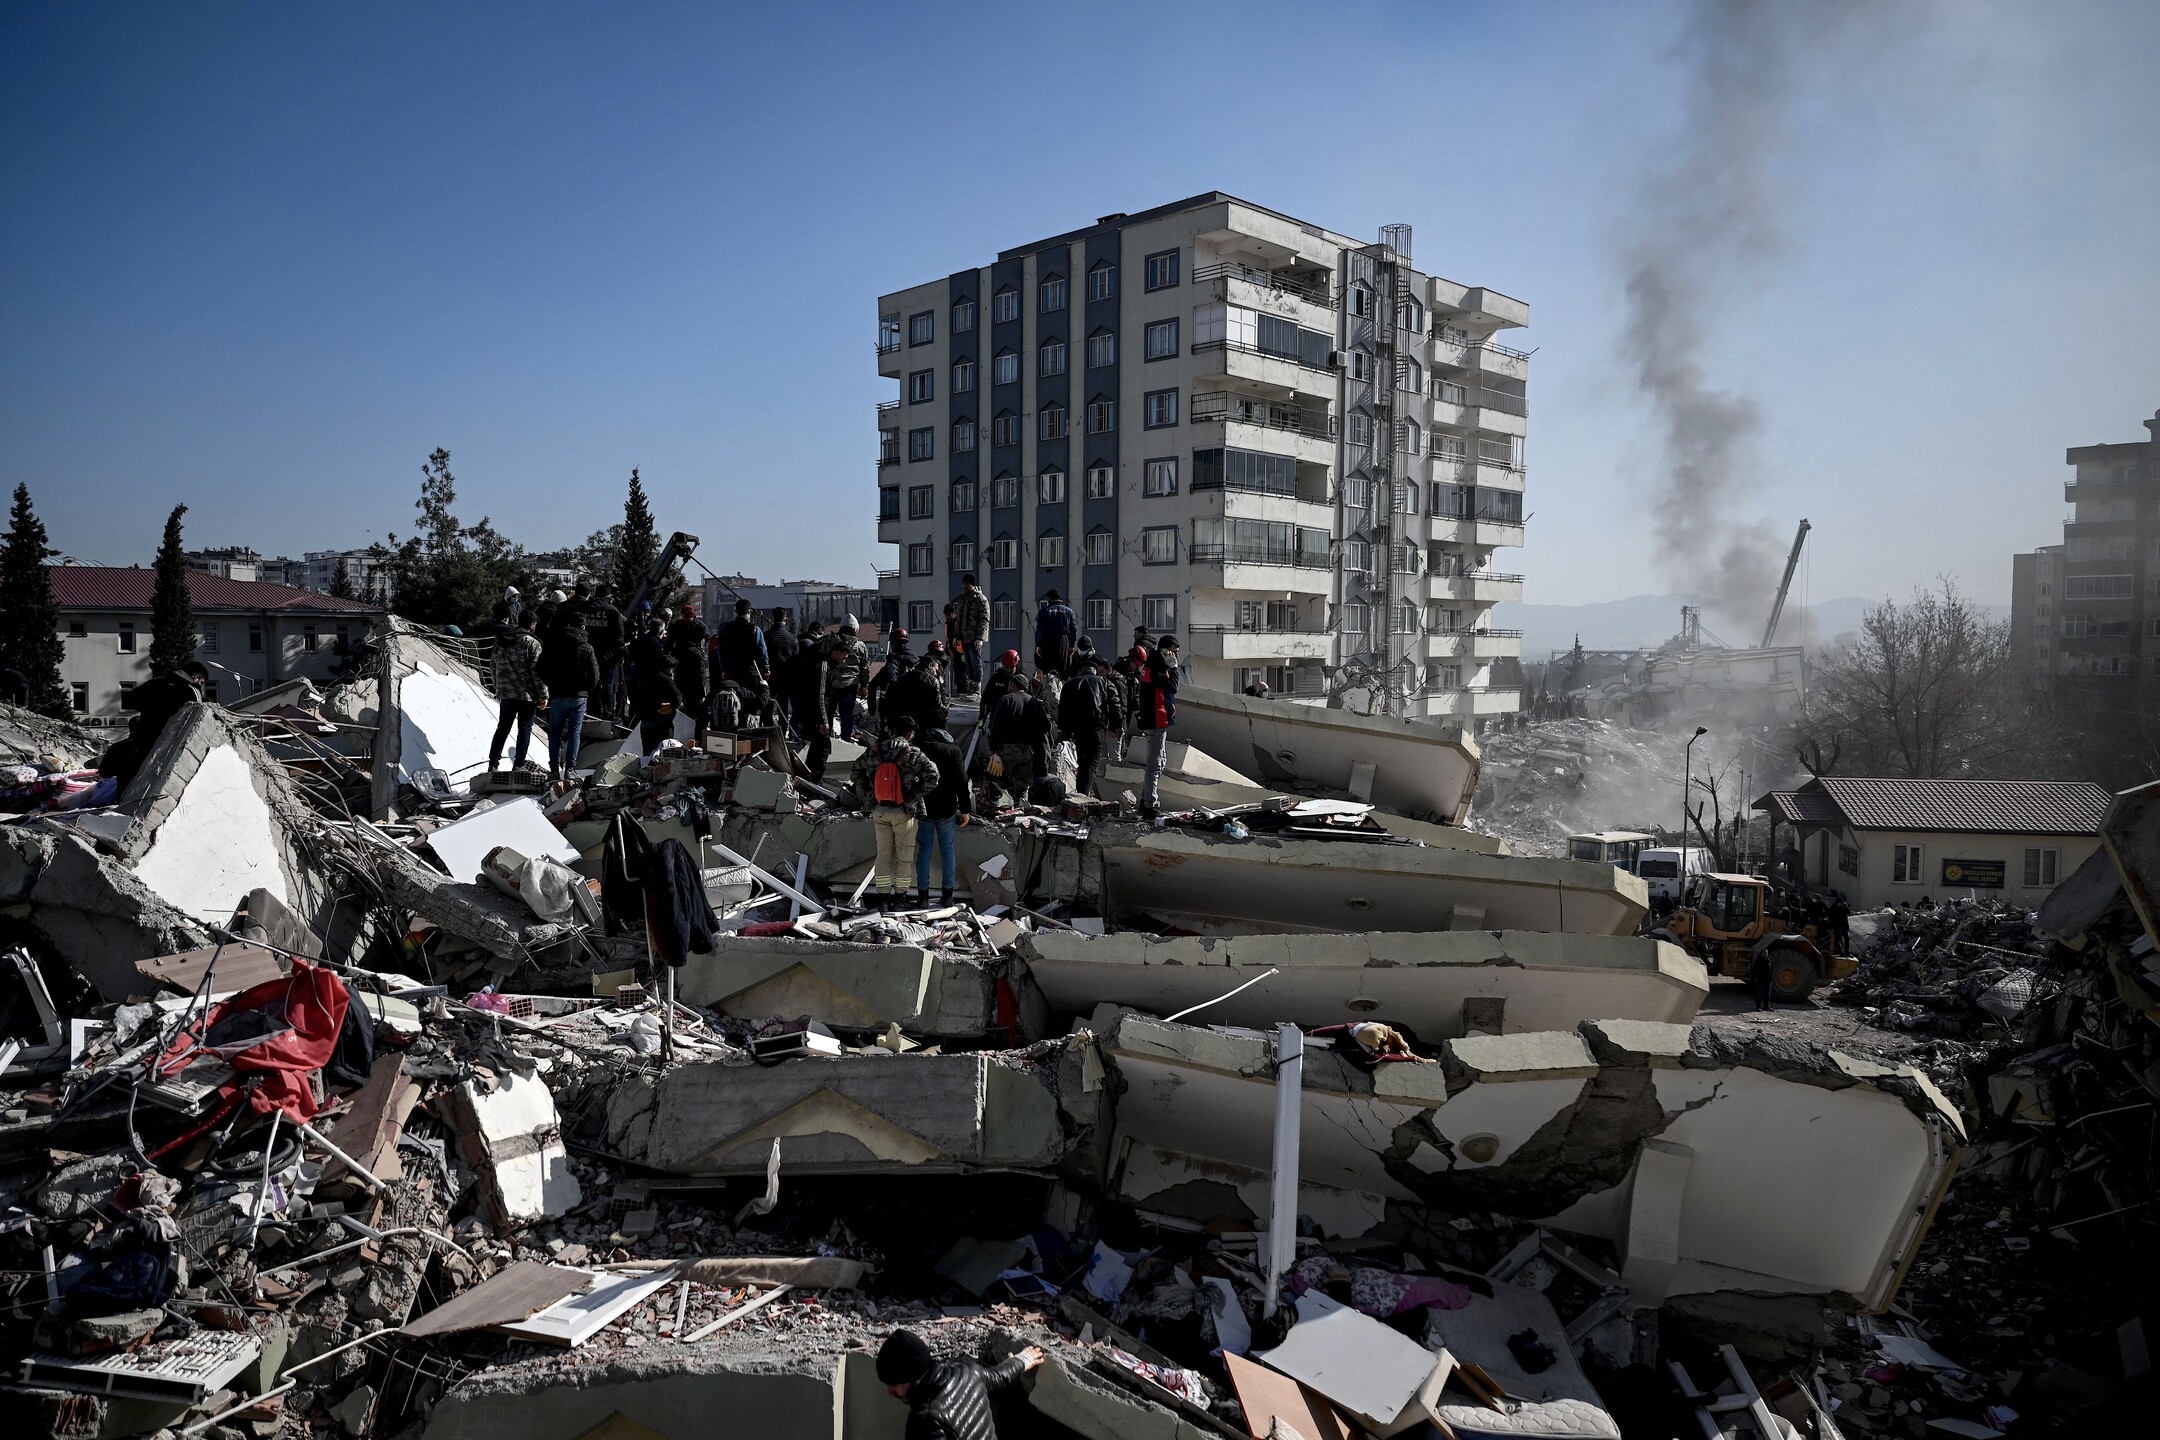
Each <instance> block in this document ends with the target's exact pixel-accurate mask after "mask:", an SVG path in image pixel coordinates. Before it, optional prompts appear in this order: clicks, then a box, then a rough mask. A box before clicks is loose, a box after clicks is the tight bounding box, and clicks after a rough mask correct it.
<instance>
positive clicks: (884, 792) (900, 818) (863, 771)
mask: <svg viewBox="0 0 2160 1440" xmlns="http://www.w3.org/2000/svg"><path fill="white" fill-rule="evenodd" d="M938 776H939V771H938V767H937V762H936V761H935V760H932V759H931V758H930V757H929V756H928V755H925V754H924V753H923V752H922V751H920V750H918V749H916V748H915V717H914V716H912V715H903V716H901V717H900V723H899V724H898V725H896V726H895V727H894V728H893V729H892V731H891V732H890V733H888V734H885V735H881V736H879V737H878V738H877V739H875V740H873V741H871V742H870V743H869V744H868V745H867V746H865V747H864V748H863V752H862V754H860V755H858V756H856V757H855V768H854V776H853V779H854V785H855V798H856V800H857V802H858V803H859V804H860V805H861V806H862V807H863V808H864V809H865V810H867V811H869V812H870V826H871V829H872V830H873V831H875V832H876V835H877V862H876V875H877V879H876V881H875V882H874V886H873V888H874V890H875V893H876V896H877V899H876V901H875V904H876V905H877V906H878V907H879V908H883V909H892V908H897V907H898V905H899V903H900V901H901V900H902V899H903V898H905V896H906V894H907V888H908V882H907V873H906V870H907V866H908V863H909V862H910V861H911V860H912V859H913V858H914V856H915V822H916V821H917V819H919V818H920V817H921V815H922V813H923V801H924V799H925V798H926V797H927V796H928V795H929V794H930V792H931V791H933V790H935V789H936V788H937V784H938Z"/></svg>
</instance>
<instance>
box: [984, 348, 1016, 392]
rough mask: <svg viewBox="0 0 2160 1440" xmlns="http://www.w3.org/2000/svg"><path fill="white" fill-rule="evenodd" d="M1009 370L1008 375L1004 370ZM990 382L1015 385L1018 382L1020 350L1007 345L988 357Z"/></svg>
mask: <svg viewBox="0 0 2160 1440" xmlns="http://www.w3.org/2000/svg"><path fill="white" fill-rule="evenodd" d="M1008 370H1009V371H1011V372H1012V373H1011V375H1010V376H1009V377H1008V376H1007V374H1006V372H1007V371H1008ZM990 383H991V384H992V385H1017V384H1019V383H1020V352H1019V351H1017V350H1015V349H1013V348H1012V347H1010V346H1007V347H1006V348H1005V349H1003V350H1000V351H998V352H997V353H996V354H995V355H992V356H991V357H990Z"/></svg>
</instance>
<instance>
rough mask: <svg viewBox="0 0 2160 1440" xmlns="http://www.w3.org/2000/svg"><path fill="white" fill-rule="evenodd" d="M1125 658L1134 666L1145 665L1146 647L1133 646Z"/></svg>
mask: <svg viewBox="0 0 2160 1440" xmlns="http://www.w3.org/2000/svg"><path fill="white" fill-rule="evenodd" d="M1125 658H1126V659H1128V660H1130V661H1132V663H1133V664H1135V665H1145V664H1147V647H1146V646H1144V645H1135V646H1133V647H1132V649H1131V650H1130V651H1128V652H1127V653H1126V655H1125Z"/></svg>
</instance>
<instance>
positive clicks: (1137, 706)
mask: <svg viewBox="0 0 2160 1440" xmlns="http://www.w3.org/2000/svg"><path fill="white" fill-rule="evenodd" d="M1132 661H1133V667H1134V669H1136V670H1137V671H1139V673H1140V684H1139V687H1138V692H1137V694H1136V695H1135V697H1134V700H1133V710H1134V715H1133V726H1134V728H1135V730H1136V732H1137V733H1138V735H1139V736H1140V738H1142V739H1143V740H1145V741H1146V743H1147V779H1146V780H1145V781H1144V782H1142V784H1141V786H1140V818H1141V819H1143V820H1153V819H1156V818H1157V817H1158V816H1160V815H1161V814H1162V775H1163V763H1164V751H1165V750H1166V749H1167V748H1168V746H1169V741H1170V727H1171V726H1172V725H1175V724H1176V723H1177V687H1178V641H1177V636H1175V635H1165V636H1163V637H1162V639H1160V640H1158V641H1156V642H1155V648H1154V649H1152V650H1142V649H1140V648H1139V647H1138V646H1134V647H1133V653H1132Z"/></svg>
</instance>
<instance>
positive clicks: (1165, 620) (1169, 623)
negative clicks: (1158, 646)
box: [1140, 595, 1178, 635]
mask: <svg viewBox="0 0 2160 1440" xmlns="http://www.w3.org/2000/svg"><path fill="white" fill-rule="evenodd" d="M1177 602H1178V597H1177V596H1176V595H1142V596H1141V597H1140V623H1141V624H1143V625H1145V626H1147V627H1148V629H1149V630H1150V631H1152V632H1154V633H1155V634H1157V635H1168V634H1174V633H1175V632H1176V630H1177V612H1178V603H1177Z"/></svg>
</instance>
